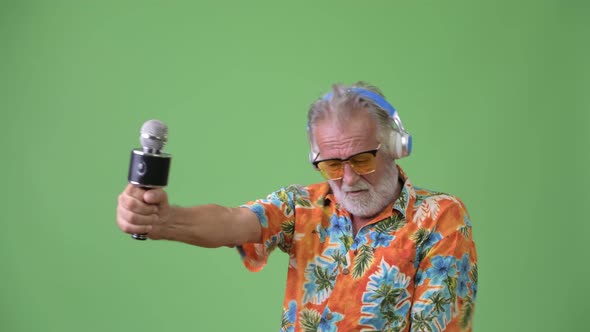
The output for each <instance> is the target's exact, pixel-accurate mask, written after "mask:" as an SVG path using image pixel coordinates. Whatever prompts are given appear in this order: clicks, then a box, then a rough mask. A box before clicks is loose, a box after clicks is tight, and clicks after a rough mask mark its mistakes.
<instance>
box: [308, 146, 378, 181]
mask: <svg viewBox="0 0 590 332" xmlns="http://www.w3.org/2000/svg"><path fill="white" fill-rule="evenodd" d="M379 148H381V144H379V146H377V148H376V149H374V150H369V151H363V152H359V153H357V154H355V155H352V156H350V157H348V158H346V159H338V158H332V159H324V160H318V161H315V160H314V161H313V162H312V164H313V166H314V167H315V168H316V169H318V170H319V171H320V173H321V174H322V175H323V176H324V177H325V178H326V179H328V180H340V179H342V178H343V177H344V164H345V163H348V164H349V165H350V167H351V168H352V170H353V171H354V172H355V173H356V174H358V175H365V174H369V173H373V172H375V169H376V168H377V160H376V159H375V157H376V156H377V151H379ZM317 157H319V154H318V155H317ZM317 157H316V158H317Z"/></svg>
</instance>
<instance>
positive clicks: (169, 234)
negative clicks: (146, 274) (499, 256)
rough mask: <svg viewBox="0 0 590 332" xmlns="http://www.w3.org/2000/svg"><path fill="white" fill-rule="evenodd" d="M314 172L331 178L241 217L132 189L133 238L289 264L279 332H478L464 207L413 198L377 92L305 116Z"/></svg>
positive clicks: (389, 111)
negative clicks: (285, 258) (233, 250)
mask: <svg viewBox="0 0 590 332" xmlns="http://www.w3.org/2000/svg"><path fill="white" fill-rule="evenodd" d="M307 129H308V136H309V142H310V146H311V152H310V156H309V159H310V162H311V164H312V165H313V166H314V167H315V168H316V169H317V170H318V171H320V172H321V174H322V175H323V176H324V177H325V178H326V181H325V182H322V183H317V184H312V185H309V186H296V185H291V186H287V187H284V188H282V189H280V190H278V191H276V192H273V193H271V194H270V195H268V197H266V198H264V199H259V200H256V201H253V202H249V203H247V204H244V205H243V206H241V207H223V206H219V205H214V204H211V205H202V206H194V207H179V206H170V205H169V203H168V198H167V195H166V193H165V191H163V190H162V189H152V190H144V189H141V188H138V187H134V186H131V185H129V186H127V188H126V189H125V190H124V192H123V193H122V194H121V195H120V196H119V204H118V207H117V222H118V225H119V227H120V228H121V229H122V230H123V231H124V232H126V233H131V234H132V233H147V234H148V236H149V238H151V239H166V240H173V241H181V242H185V243H188V244H192V245H196V246H202V247H220V246H235V247H237V249H238V251H239V253H240V254H241V257H242V260H243V262H244V264H245V266H246V267H247V268H248V269H249V270H251V271H258V270H260V269H262V268H263V267H264V265H265V264H266V262H267V258H268V256H269V254H270V253H271V252H272V251H273V250H274V249H275V248H277V247H278V248H279V249H280V250H282V251H284V252H286V253H287V254H288V255H289V269H288V274H287V287H286V291H285V298H284V302H283V317H282V320H281V331H471V329H472V324H471V322H472V318H473V312H474V307H475V304H474V303H475V297H476V293H477V254H476V250H475V244H474V242H473V240H472V236H471V223H470V221H469V216H468V213H467V211H466V209H465V206H464V205H463V203H462V202H461V201H460V200H459V199H458V198H457V197H454V196H452V195H448V194H443V193H441V192H434V191H430V190H426V189H419V188H417V187H414V186H413V185H412V184H411V182H410V180H409V179H408V176H407V175H406V173H405V172H404V171H403V170H402V169H401V168H400V167H399V166H398V165H396V163H395V160H396V159H399V158H402V157H405V156H407V155H409V153H410V151H411V136H410V135H409V134H408V133H407V132H406V131H405V129H404V127H403V125H402V122H401V119H400V118H399V116H398V114H397V112H396V111H395V109H394V108H393V107H392V106H391V105H390V104H389V103H388V102H387V101H386V100H385V98H384V97H383V95H382V93H381V92H380V91H379V90H378V89H377V88H376V87H373V86H370V85H368V84H365V83H362V82H360V83H357V84H354V85H352V86H343V85H334V86H333V89H332V91H331V92H330V93H328V94H326V95H325V96H323V97H322V98H320V99H318V100H316V101H315V102H314V103H313V104H312V105H311V108H310V110H309V114H308V128H307Z"/></svg>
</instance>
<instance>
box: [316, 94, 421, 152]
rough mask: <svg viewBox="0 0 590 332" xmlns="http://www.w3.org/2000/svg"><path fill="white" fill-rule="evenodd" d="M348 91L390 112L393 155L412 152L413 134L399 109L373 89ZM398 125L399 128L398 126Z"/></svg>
mask: <svg viewBox="0 0 590 332" xmlns="http://www.w3.org/2000/svg"><path fill="white" fill-rule="evenodd" d="M346 91H350V92H354V93H356V94H357V95H359V97H361V98H364V99H367V100H368V101H371V102H373V103H374V104H375V105H377V106H378V107H379V108H381V109H382V110H384V111H386V112H387V113H389V117H390V118H391V120H392V122H393V124H394V125H395V126H394V127H393V130H394V131H393V132H392V136H391V138H390V142H389V146H390V147H391V148H392V149H393V155H394V156H395V158H396V159H399V158H403V157H406V156H408V155H410V153H411V152H412V135H410V134H409V133H408V132H407V131H406V130H405V129H404V125H403V124H402V120H401V119H400V117H399V115H398V113H397V111H396V110H395V108H394V107H393V106H391V104H390V103H389V102H387V100H385V98H383V97H382V96H381V95H379V94H378V93H376V92H373V91H371V90H367V89H363V88H358V87H353V88H348V89H347V90H346ZM333 96H334V92H328V93H327V94H325V95H324V96H323V97H322V100H324V101H329V100H330V99H332V97H333ZM396 127H397V128H396ZM314 155H315V154H314V153H313V152H311V153H310V156H309V160H310V162H312V161H313V159H314Z"/></svg>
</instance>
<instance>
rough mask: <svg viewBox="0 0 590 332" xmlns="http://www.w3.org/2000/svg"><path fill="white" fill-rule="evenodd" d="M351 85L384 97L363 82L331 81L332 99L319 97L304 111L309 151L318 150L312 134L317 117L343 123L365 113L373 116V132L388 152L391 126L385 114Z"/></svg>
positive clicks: (387, 115) (391, 148)
mask: <svg viewBox="0 0 590 332" xmlns="http://www.w3.org/2000/svg"><path fill="white" fill-rule="evenodd" d="M352 88H361V89H365V90H369V91H372V92H374V93H377V94H379V95H380V96H381V97H383V98H385V96H384V95H383V93H382V92H381V91H380V90H379V89H378V88H377V87H375V86H373V85H370V84H368V83H365V82H357V83H355V84H353V85H350V86H346V85H342V84H334V85H333V86H332V98H330V99H328V100H324V99H323V98H319V99H317V100H316V101H314V102H313V103H312V104H311V106H310V107H309V112H308V113H307V135H308V137H309V143H310V145H311V148H312V153H317V152H318V151H317V146H316V142H315V140H314V137H313V130H314V128H315V125H316V123H317V122H318V121H319V120H322V119H326V118H330V119H333V120H335V121H337V122H339V123H345V122H347V121H349V119H350V117H351V116H352V115H355V114H359V113H361V112H368V113H369V114H370V115H371V116H372V117H373V119H375V121H376V122H377V125H378V128H379V129H378V131H377V133H376V135H377V140H378V141H379V143H381V145H383V147H384V149H383V150H384V151H386V152H387V153H388V154H390V155H391V154H392V151H393V147H392V146H390V141H391V140H390V139H389V137H391V135H392V132H393V130H394V128H393V126H392V120H391V117H390V116H389V113H388V112H387V111H385V110H383V109H381V108H380V107H379V106H377V105H376V104H374V103H373V102H372V101H371V100H367V99H365V98H362V97H361V96H360V95H359V94H358V93H356V92H354V91H353V90H352Z"/></svg>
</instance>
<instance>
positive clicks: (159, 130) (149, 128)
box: [139, 120, 168, 151]
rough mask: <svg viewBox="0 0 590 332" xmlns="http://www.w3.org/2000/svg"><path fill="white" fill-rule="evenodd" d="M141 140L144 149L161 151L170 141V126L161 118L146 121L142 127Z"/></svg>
mask: <svg viewBox="0 0 590 332" xmlns="http://www.w3.org/2000/svg"><path fill="white" fill-rule="evenodd" d="M139 141H140V142H141V146H142V147H143V148H144V149H153V150H156V151H160V150H162V148H163V147H164V144H166V141H168V127H167V126H166V125H165V124H164V123H163V122H162V121H160V120H149V121H146V122H145V123H144V124H143V126H142V127H141V135H140V137H139Z"/></svg>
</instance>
